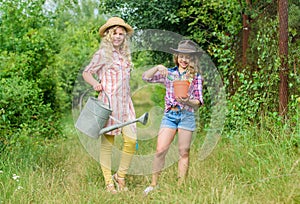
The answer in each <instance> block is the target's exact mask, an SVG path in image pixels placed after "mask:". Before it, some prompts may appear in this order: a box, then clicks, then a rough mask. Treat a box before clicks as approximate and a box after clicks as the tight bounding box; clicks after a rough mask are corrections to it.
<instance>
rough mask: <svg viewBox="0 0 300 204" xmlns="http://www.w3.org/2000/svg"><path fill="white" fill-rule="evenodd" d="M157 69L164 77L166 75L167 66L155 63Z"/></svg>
mask: <svg viewBox="0 0 300 204" xmlns="http://www.w3.org/2000/svg"><path fill="white" fill-rule="evenodd" d="M157 71H159V72H160V73H161V74H162V75H163V76H165V77H166V76H167V75H168V68H167V67H165V66H164V65H161V64H160V65H157Z"/></svg>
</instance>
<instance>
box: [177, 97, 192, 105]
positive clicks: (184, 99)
mask: <svg viewBox="0 0 300 204" xmlns="http://www.w3.org/2000/svg"><path fill="white" fill-rule="evenodd" d="M176 101H178V102H179V103H182V104H188V102H189V101H190V96H188V97H186V98H183V97H176Z"/></svg>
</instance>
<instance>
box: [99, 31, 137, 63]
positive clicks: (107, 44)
mask: <svg viewBox="0 0 300 204" xmlns="http://www.w3.org/2000/svg"><path fill="white" fill-rule="evenodd" d="M117 28H122V29H123V30H124V31H125V38H124V42H123V43H122V45H121V46H120V53H121V55H122V56H123V57H124V59H125V60H127V61H128V62H129V64H130V66H131V67H133V64H132V60H131V52H130V46H129V43H130V41H129V35H127V31H126V29H125V28H124V27H122V26H114V27H111V28H108V29H107V30H106V31H105V32H104V36H103V38H102V40H101V43H100V49H103V50H104V51H105V52H104V55H105V56H104V58H105V60H106V62H107V64H112V63H113V50H114V46H113V44H112V36H113V34H114V33H115V31H116V30H117Z"/></svg>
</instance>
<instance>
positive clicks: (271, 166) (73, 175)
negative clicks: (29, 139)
mask: <svg viewBox="0 0 300 204" xmlns="http://www.w3.org/2000/svg"><path fill="white" fill-rule="evenodd" d="M65 127H66V134H67V139H61V140H59V141H56V142H54V143H55V145H51V146H49V147H47V148H46V149H44V150H43V151H40V152H39V154H37V153H36V152H31V153H30V152H29V150H28V152H23V154H24V155H23V156H20V154H22V152H18V155H16V154H13V153H6V154H3V153H2V154H1V169H0V170H1V172H0V199H1V203H226V204H227V203H253V204H254V203H255V204H256V203H300V193H299V192H300V155H299V152H298V149H297V147H296V146H295V144H294V143H293V140H292V139H291V137H289V136H286V137H279V136H280V135H274V132H276V131H275V130H274V131H272V132H273V133H272V135H273V136H272V135H271V133H270V131H267V130H260V131H259V133H258V132H257V130H256V129H255V128H253V129H252V128H251V129H249V130H245V131H244V132H241V133H239V134H237V135H235V136H234V137H232V138H230V139H229V138H222V139H221V140H220V141H219V144H218V145H217V147H216V148H215V150H214V151H213V153H212V154H211V155H209V157H208V158H206V159H205V160H204V161H200V160H199V150H200V148H201V143H202V141H203V137H204V135H200V134H199V135H197V138H196V140H195V142H194V143H193V146H192V148H191V160H190V169H189V176H188V179H187V181H186V183H185V184H184V185H183V186H178V185H177V180H176V177H177V163H175V164H174V165H172V166H171V167H170V168H167V169H166V170H165V171H164V172H163V173H162V175H161V179H160V188H159V189H158V190H157V191H156V192H154V193H153V194H151V195H149V196H148V197H146V198H145V197H143V195H142V192H143V190H144V188H145V187H146V186H147V185H149V184H150V180H151V175H144V176H141V175H139V176H137V175H129V176H128V177H127V184H128V187H129V189H130V191H129V192H126V193H120V194H118V195H114V196H112V195H110V194H108V193H107V192H105V189H104V187H105V185H104V180H103V177H102V173H101V169H100V166H99V164H98V163H97V162H96V161H95V160H94V159H92V158H91V157H90V156H89V154H88V153H87V152H86V151H85V149H84V148H83V146H82V145H81V143H80V141H79V139H78V137H77V135H76V131H75V130H74V128H73V121H72V120H71V119H69V120H68V121H67V122H66V125H65ZM278 132H280V131H278ZM274 136H278V137H274ZM278 138H280V139H278ZM145 151H146V150H145ZM26 158H28V160H30V161H27V160H26Z"/></svg>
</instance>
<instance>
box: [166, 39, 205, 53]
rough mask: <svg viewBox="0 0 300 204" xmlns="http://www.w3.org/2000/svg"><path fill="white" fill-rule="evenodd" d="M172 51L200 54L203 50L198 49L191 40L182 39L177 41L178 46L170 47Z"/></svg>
mask: <svg viewBox="0 0 300 204" xmlns="http://www.w3.org/2000/svg"><path fill="white" fill-rule="evenodd" d="M170 49H171V50H172V52H173V53H183V54H202V53H203V51H202V50H199V49H198V45H197V44H196V43H194V42H193V41H191V40H182V41H180V42H179V43H178V48H177V49H174V48H170Z"/></svg>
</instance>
